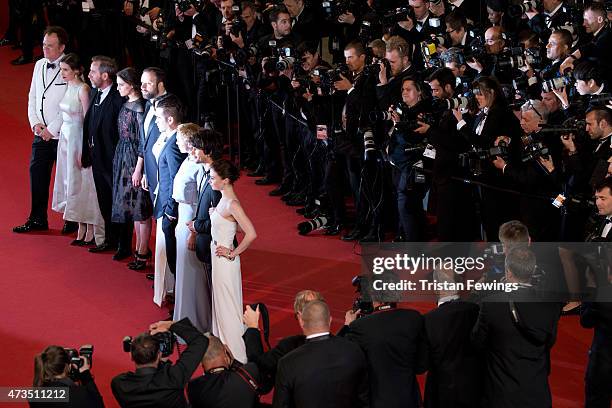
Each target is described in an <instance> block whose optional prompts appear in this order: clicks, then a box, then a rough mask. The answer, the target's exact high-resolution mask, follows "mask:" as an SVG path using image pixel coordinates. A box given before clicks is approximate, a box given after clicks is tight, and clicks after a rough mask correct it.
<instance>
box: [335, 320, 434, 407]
mask: <svg viewBox="0 0 612 408" xmlns="http://www.w3.org/2000/svg"><path fill="white" fill-rule="evenodd" d="M341 333H343V334H344V335H345V337H346V338H347V339H349V340H351V341H353V342H355V343H357V344H358V345H359V347H361V350H363V352H364V354H365V356H366V360H367V364H368V377H369V383H370V407H380V408H383V407H384V408H393V407H398V408H399V407H415V408H416V407H418V406H419V400H420V392H419V388H418V384H417V382H416V374H420V373H423V372H424V371H425V369H426V366H427V363H426V361H427V344H426V340H425V332H424V330H423V317H422V316H421V314H420V313H419V312H417V311H416V310H409V309H389V310H385V311H377V312H374V313H372V314H371V315H369V316H364V317H362V318H360V319H357V320H355V321H354V322H353V323H351V324H350V325H349V326H348V327H347V329H346V330H343V331H342V332H341Z"/></svg>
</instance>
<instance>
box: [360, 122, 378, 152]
mask: <svg viewBox="0 0 612 408" xmlns="http://www.w3.org/2000/svg"><path fill="white" fill-rule="evenodd" d="M363 150H364V157H365V159H369V158H374V154H375V152H377V151H378V149H377V148H376V137H375V136H374V131H373V130H372V128H366V129H365V130H364V131H363Z"/></svg>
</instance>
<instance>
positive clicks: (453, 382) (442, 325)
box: [424, 270, 484, 408]
mask: <svg viewBox="0 0 612 408" xmlns="http://www.w3.org/2000/svg"><path fill="white" fill-rule="evenodd" d="M436 275H437V276H436V280H437V281H438V282H454V281H455V279H454V272H453V271H445V270H440V271H436ZM424 318H425V333H426V337H427V344H428V346H429V349H428V372H427V381H426V383H425V401H424V402H425V407H426V408H442V407H457V408H459V407H464V408H472V407H477V406H478V404H479V402H480V398H481V395H482V393H481V391H480V390H481V387H482V377H483V372H484V361H483V358H482V356H481V355H480V353H478V352H476V350H475V349H474V348H473V347H472V345H471V341H470V335H471V333H472V328H473V327H474V323H476V319H477V318H478V305H476V304H475V303H472V302H466V301H463V300H461V299H460V298H459V295H458V294H457V292H451V291H443V292H440V293H439V295H438V307H437V308H436V309H434V310H432V311H430V312H428V313H427V314H426V315H425V316H424Z"/></svg>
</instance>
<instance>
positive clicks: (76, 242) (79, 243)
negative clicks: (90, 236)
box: [70, 238, 85, 246]
mask: <svg viewBox="0 0 612 408" xmlns="http://www.w3.org/2000/svg"><path fill="white" fill-rule="evenodd" d="M84 243H85V241H83V240H82V239H78V238H77V239H75V240H73V241H72V242H71V243H70V245H72V246H83V244H84Z"/></svg>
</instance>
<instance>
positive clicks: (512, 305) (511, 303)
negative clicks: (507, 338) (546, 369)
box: [508, 300, 548, 348]
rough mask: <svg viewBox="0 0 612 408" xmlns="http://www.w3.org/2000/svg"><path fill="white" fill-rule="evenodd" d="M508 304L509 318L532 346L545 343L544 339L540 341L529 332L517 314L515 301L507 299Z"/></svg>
mask: <svg viewBox="0 0 612 408" xmlns="http://www.w3.org/2000/svg"><path fill="white" fill-rule="evenodd" d="M508 306H509V307H510V318H511V319H512V323H513V324H514V326H515V327H516V328H517V330H518V331H519V333H520V334H521V335H522V336H523V337H524V338H525V339H526V340H527V341H529V342H530V343H531V344H533V345H534V346H537V347H540V346H544V345H546V343H547V342H546V341H541V340H539V339H537V338H536V337H535V336H534V335H532V334H531V333H530V332H529V329H528V328H527V326H526V325H525V322H523V320H522V319H521V315H520V314H519V311H518V308H517V307H516V303H514V300H509V301H508ZM547 348H548V347H547Z"/></svg>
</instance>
